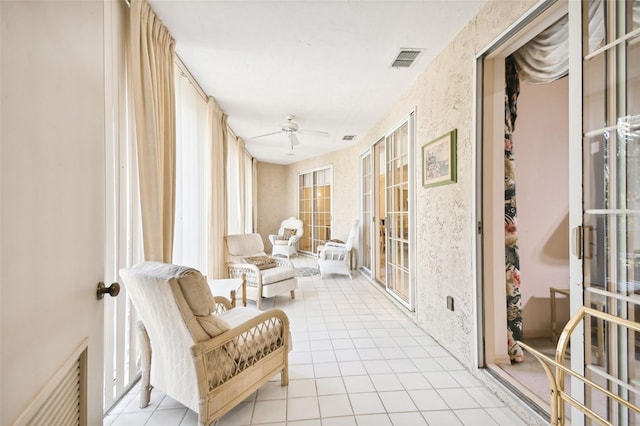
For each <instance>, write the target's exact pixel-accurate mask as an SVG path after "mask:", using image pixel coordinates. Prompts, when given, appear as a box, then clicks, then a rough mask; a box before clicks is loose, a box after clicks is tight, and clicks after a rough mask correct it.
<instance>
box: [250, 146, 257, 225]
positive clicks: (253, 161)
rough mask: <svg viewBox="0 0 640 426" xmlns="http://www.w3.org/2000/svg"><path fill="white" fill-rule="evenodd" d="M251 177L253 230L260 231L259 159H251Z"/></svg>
mask: <svg viewBox="0 0 640 426" xmlns="http://www.w3.org/2000/svg"><path fill="white" fill-rule="evenodd" d="M251 179H252V181H253V185H251V188H252V191H251V200H252V201H251V214H252V216H253V221H252V222H253V230H252V232H258V160H256V159H255V158H252V159H251Z"/></svg>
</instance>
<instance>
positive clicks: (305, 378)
mask: <svg viewBox="0 0 640 426" xmlns="http://www.w3.org/2000/svg"><path fill="white" fill-rule="evenodd" d="M292 260H293V262H294V264H296V266H298V267H302V266H307V267H309V266H317V263H316V260H315V258H312V257H304V256H300V257H294V258H292ZM299 287H300V288H299V289H298V290H297V291H296V298H295V299H294V300H290V299H289V297H288V294H287V295H282V296H279V297H275V298H271V299H265V303H264V304H263V306H264V309H267V308H271V307H277V308H280V309H282V310H284V311H285V312H286V313H287V315H288V316H289V320H290V324H291V334H292V339H293V350H292V351H291V352H290V353H289V379H290V380H289V385H288V386H286V387H283V386H280V375H277V376H275V377H274V378H273V380H272V381H270V382H268V383H267V384H266V385H264V386H263V387H262V388H260V389H259V390H258V391H257V392H255V393H253V394H252V395H251V396H250V397H249V398H247V399H246V400H245V401H243V402H242V403H240V404H239V405H238V406H237V407H236V408H235V409H233V410H232V411H230V412H229V413H228V414H227V415H225V416H224V417H222V418H221V419H220V420H219V421H218V422H217V423H216V426H240V425H288V426H293V425H299V426H303V425H304V426H315V425H318V426H319V425H322V426H338V425H367V426H368V425H407V426H416V425H505V426H506V425H508V426H514V425H524V424H526V423H525V422H524V421H523V420H522V419H521V418H519V417H518V416H517V415H516V414H515V413H514V412H513V411H512V410H511V409H510V408H508V407H507V406H505V404H504V403H503V402H502V401H501V400H499V399H498V398H497V397H496V396H495V395H494V394H493V393H492V392H491V391H489V389H488V388H486V387H485V386H483V384H482V383H481V382H480V381H478V380H477V379H476V378H475V377H474V376H473V375H472V374H471V373H469V372H468V371H467V370H466V369H465V368H464V367H463V366H462V365H461V364H460V363H459V362H458V361H457V360H456V359H455V358H454V357H453V356H452V355H451V354H450V353H449V352H447V351H446V350H445V349H443V348H442V347H441V346H440V345H438V344H437V343H436V342H435V341H434V340H433V339H432V338H431V337H430V336H429V335H428V334H426V333H425V332H424V331H423V330H422V329H420V328H419V327H418V326H416V325H415V324H414V323H413V322H412V321H411V320H410V319H409V318H408V317H407V316H406V315H405V314H404V313H402V312H401V311H400V308H398V307H397V306H396V305H395V304H393V303H391V302H390V301H389V300H388V298H387V296H386V295H385V294H383V293H382V292H381V291H380V290H379V289H377V288H375V286H374V284H372V283H371V282H370V281H368V280H367V279H366V278H365V277H363V276H361V275H359V274H358V273H357V272H355V273H354V279H353V280H350V279H349V278H348V277H341V276H332V277H331V278H326V279H324V280H322V279H320V277H319V276H318V275H316V276H312V277H302V278H299ZM250 303H252V302H250ZM248 306H251V304H248ZM253 306H254V307H255V304H253ZM138 394H139V385H137V386H136V387H134V388H133V390H132V391H131V392H129V393H128V394H127V395H125V397H124V398H123V399H122V400H121V401H120V403H119V404H118V405H116V406H115V407H114V409H113V410H112V411H111V412H110V413H109V414H108V415H107V416H105V418H104V425H107V426H111V425H112V426H122V425H136V426H137V425H166V426H178V425H180V426H188V425H197V414H196V413H194V412H193V411H191V410H189V409H187V408H185V407H184V406H182V405H181V404H180V403H178V402H176V401H174V400H173V399H171V398H170V397H168V396H165V395H164V394H163V393H162V392H161V391H159V390H153V391H152V397H151V404H150V405H149V406H148V407H147V408H144V409H140V408H138V400H139V398H138V397H139V395H138Z"/></svg>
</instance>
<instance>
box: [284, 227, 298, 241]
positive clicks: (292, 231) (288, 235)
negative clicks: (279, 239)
mask: <svg viewBox="0 0 640 426" xmlns="http://www.w3.org/2000/svg"><path fill="white" fill-rule="evenodd" d="M296 232H298V230H297V229H290V228H284V233H283V234H282V236H283V237H284V238H286V239H287V240H288V239H289V238H291V237H293V236H294V235H296Z"/></svg>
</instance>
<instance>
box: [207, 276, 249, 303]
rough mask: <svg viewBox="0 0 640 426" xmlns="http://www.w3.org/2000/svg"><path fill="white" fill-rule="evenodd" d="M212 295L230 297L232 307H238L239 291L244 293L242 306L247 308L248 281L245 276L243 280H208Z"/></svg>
mask: <svg viewBox="0 0 640 426" xmlns="http://www.w3.org/2000/svg"><path fill="white" fill-rule="evenodd" d="M207 283H208V284H209V288H210V289H211V293H212V294H213V295H214V296H224V297H227V295H229V296H228V297H229V299H231V305H232V306H233V307H234V308H235V306H236V292H237V291H238V289H240V290H241V291H242V306H247V280H246V279H245V276H244V274H243V275H242V277H241V278H224V279H218V280H207Z"/></svg>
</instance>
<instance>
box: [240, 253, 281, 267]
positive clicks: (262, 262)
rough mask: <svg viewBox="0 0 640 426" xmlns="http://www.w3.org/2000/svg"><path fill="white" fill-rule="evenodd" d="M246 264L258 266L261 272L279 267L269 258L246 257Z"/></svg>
mask: <svg viewBox="0 0 640 426" xmlns="http://www.w3.org/2000/svg"><path fill="white" fill-rule="evenodd" d="M244 262H245V263H249V264H251V265H256V266H257V267H258V269H260V270H263V269H269V268H275V267H276V266H278V264H277V263H276V261H275V260H274V259H273V258H271V257H269V256H252V257H245V258H244Z"/></svg>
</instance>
